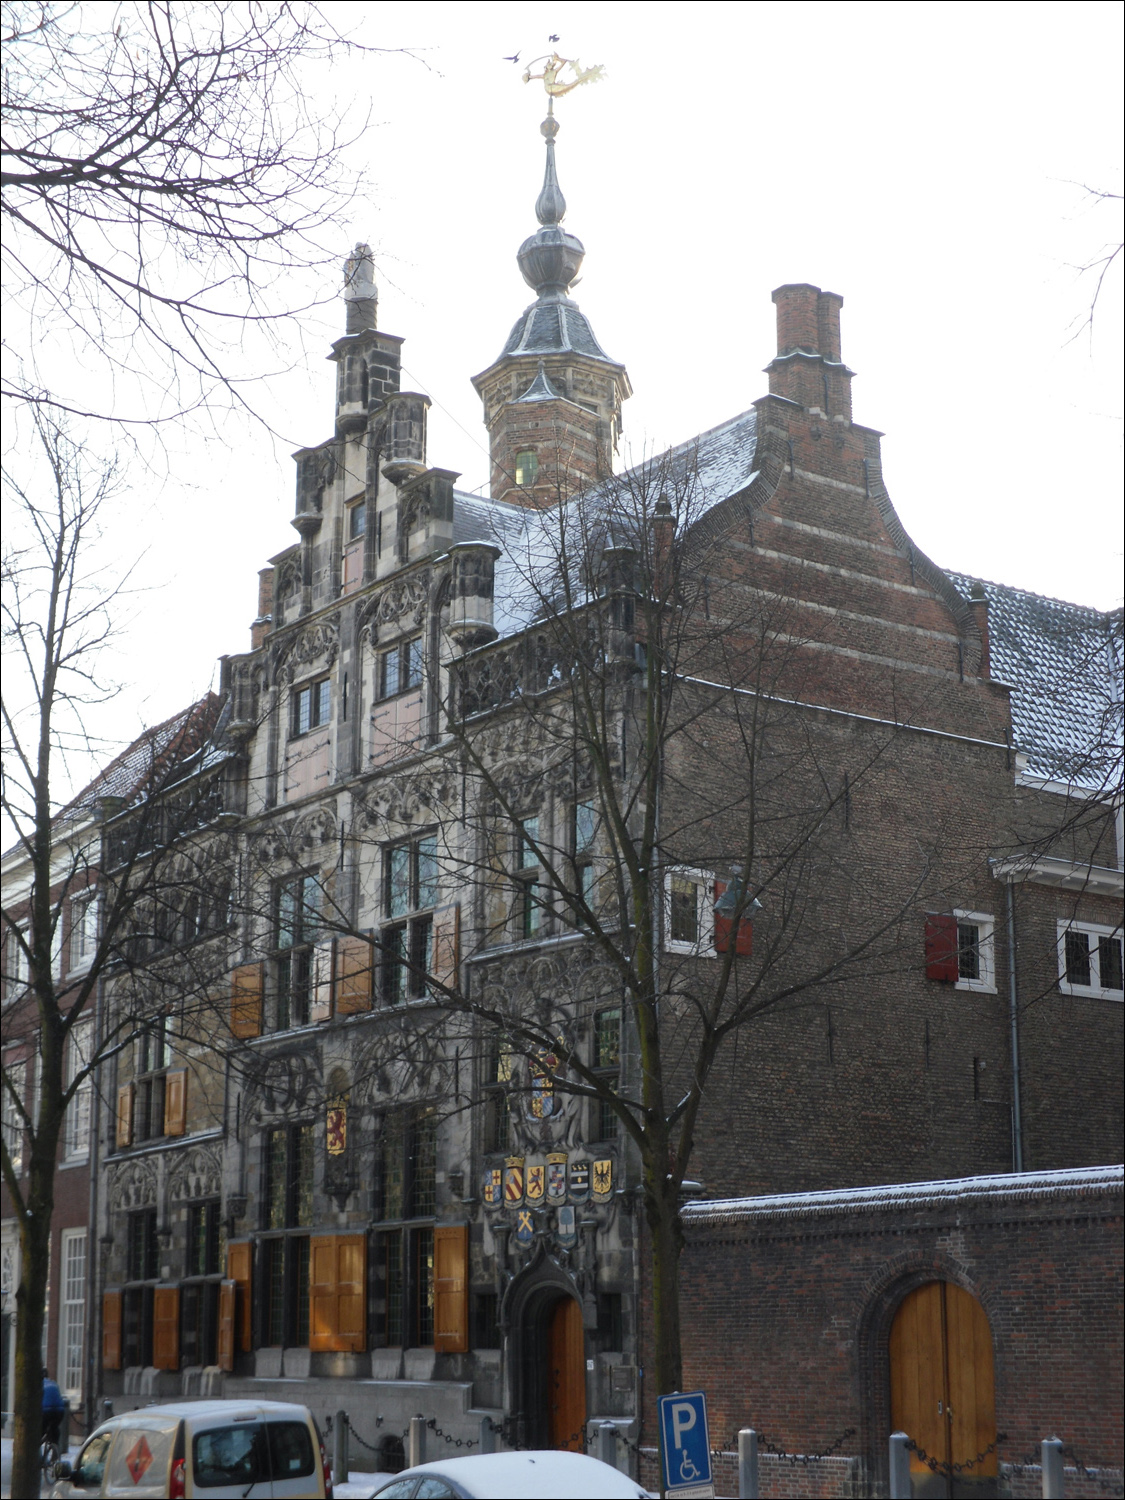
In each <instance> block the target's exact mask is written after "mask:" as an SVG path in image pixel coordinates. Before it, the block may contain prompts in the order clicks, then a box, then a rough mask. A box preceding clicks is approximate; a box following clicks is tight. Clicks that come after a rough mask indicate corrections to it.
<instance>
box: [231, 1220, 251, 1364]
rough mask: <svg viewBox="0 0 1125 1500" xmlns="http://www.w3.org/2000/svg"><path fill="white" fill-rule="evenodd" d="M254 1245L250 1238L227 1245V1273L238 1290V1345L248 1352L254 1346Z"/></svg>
mask: <svg viewBox="0 0 1125 1500" xmlns="http://www.w3.org/2000/svg"><path fill="white" fill-rule="evenodd" d="M253 1256H254V1246H253V1245H252V1244H251V1243H250V1241H249V1240H239V1241H238V1243H237V1244H234V1245H228V1246H227V1275H228V1276H229V1277H230V1279H231V1281H233V1282H234V1284H235V1287H236V1289H237V1292H238V1298H237V1305H236V1308H235V1323H236V1325H237V1328H238V1347H239V1348H240V1349H241V1350H242V1351H243V1353H246V1352H247V1351H248V1350H250V1349H252V1348H253V1347H254V1322H253V1314H254V1309H253V1307H252V1306H251V1303H250V1280H251V1267H252V1265H253Z"/></svg>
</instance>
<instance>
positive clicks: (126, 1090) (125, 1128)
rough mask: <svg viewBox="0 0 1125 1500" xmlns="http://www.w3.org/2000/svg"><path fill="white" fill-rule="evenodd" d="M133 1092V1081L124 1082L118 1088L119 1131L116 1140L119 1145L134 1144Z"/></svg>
mask: <svg viewBox="0 0 1125 1500" xmlns="http://www.w3.org/2000/svg"><path fill="white" fill-rule="evenodd" d="M133 1093H134V1087H133V1085H132V1084H131V1083H123V1084H122V1085H121V1087H120V1088H119V1089H118V1090H117V1133H116V1135H115V1136H114V1140H115V1142H116V1143H117V1145H118V1146H131V1145H132V1144H133Z"/></svg>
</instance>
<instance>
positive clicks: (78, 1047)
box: [63, 1016, 94, 1162]
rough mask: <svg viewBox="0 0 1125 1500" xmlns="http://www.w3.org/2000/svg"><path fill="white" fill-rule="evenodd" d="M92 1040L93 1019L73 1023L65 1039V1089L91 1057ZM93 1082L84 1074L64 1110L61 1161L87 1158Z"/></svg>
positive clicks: (91, 1115) (90, 1077)
mask: <svg viewBox="0 0 1125 1500" xmlns="http://www.w3.org/2000/svg"><path fill="white" fill-rule="evenodd" d="M93 1040H94V1018H93V1016H83V1017H82V1019H81V1020H80V1021H76V1022H75V1024H74V1027H73V1029H72V1030H71V1033H70V1035H69V1036H68V1037H67V1040H66V1086H67V1087H68V1088H69V1087H70V1085H71V1084H72V1083H73V1082H74V1075H75V1073H77V1071H78V1067H79V1064H80V1063H81V1064H82V1065H85V1064H86V1063H87V1062H88V1061H89V1059H90V1057H91V1055H92V1047H93ZM93 1103H94V1079H93V1076H92V1074H89V1073H87V1075H86V1077H85V1079H84V1080H83V1081H82V1083H80V1084H79V1086H78V1088H77V1089H76V1090H75V1094H74V1098H73V1099H72V1100H71V1101H70V1104H69V1105H68V1107H67V1111H66V1122H65V1126H64V1130H63V1151H64V1159H65V1160H66V1161H68V1162H71V1161H73V1162H78V1161H85V1160H86V1159H87V1158H88V1157H89V1155H90V1130H91V1127H92V1125H93Z"/></svg>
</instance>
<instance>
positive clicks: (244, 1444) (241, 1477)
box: [191, 1422, 270, 1489]
mask: <svg viewBox="0 0 1125 1500" xmlns="http://www.w3.org/2000/svg"><path fill="white" fill-rule="evenodd" d="M262 1450H263V1444H262V1429H261V1427H260V1426H259V1424H258V1423H257V1422H241V1423H240V1424H239V1425H238V1426H237V1427H216V1428H212V1429H211V1430H210V1431H209V1432H201V1433H199V1434H198V1435H197V1436H196V1437H195V1438H193V1439H192V1448H191V1451H192V1460H193V1463H194V1472H193V1474H192V1478H193V1479H194V1481H195V1484H196V1485H197V1487H198V1488H199V1489H217V1488H219V1487H220V1486H224V1487H226V1488H227V1489H230V1488H236V1489H237V1488H238V1487H239V1486H241V1487H242V1488H244V1489H246V1488H252V1487H253V1486H254V1485H256V1484H260V1483H262V1482H263V1481H264V1482H266V1483H268V1482H269V1477H270V1476H269V1470H268V1469H267V1468H266V1465H265V1462H264V1460H265V1454H264V1452H263V1451H262Z"/></svg>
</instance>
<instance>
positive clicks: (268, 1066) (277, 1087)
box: [248, 1052, 320, 1125]
mask: <svg viewBox="0 0 1125 1500" xmlns="http://www.w3.org/2000/svg"><path fill="white" fill-rule="evenodd" d="M262 1063H263V1066H262V1071H261V1073H260V1074H259V1076H258V1078H256V1079H255V1080H254V1082H253V1084H251V1086H250V1088H249V1090H248V1093H249V1095H250V1101H249V1109H248V1114H249V1116H250V1119H251V1120H252V1121H254V1123H255V1124H259V1125H260V1124H263V1123H264V1122H266V1121H273V1120H276V1119H278V1118H285V1117H287V1116H288V1115H290V1114H293V1113H294V1112H296V1111H298V1110H303V1109H306V1108H307V1107H308V1104H309V1102H310V1100H312V1099H314V1098H315V1097H316V1094H317V1093H318V1092H319V1088H320V1081H319V1077H318V1071H317V1066H316V1064H317V1059H316V1058H315V1057H310V1056H308V1055H307V1054H306V1053H303V1052H284V1053H281V1054H278V1055H275V1056H273V1057H268V1058H263V1059H262Z"/></svg>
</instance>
